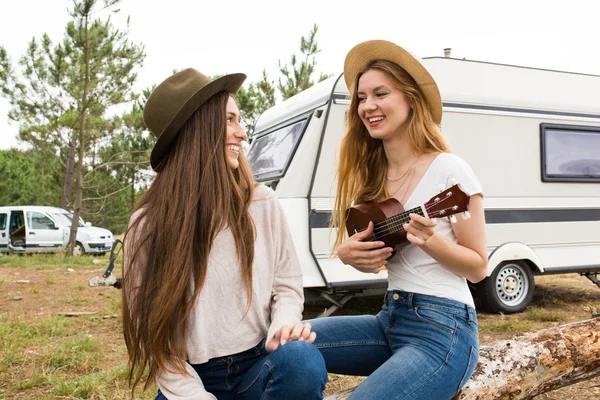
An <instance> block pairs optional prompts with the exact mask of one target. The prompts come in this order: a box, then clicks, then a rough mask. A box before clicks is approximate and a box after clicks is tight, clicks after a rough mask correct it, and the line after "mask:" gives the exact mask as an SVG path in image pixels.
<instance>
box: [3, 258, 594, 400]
mask: <svg viewBox="0 0 600 400" xmlns="http://www.w3.org/2000/svg"><path fill="white" fill-rule="evenodd" d="M96 258H97V257H96ZM93 259H94V257H78V258H71V259H65V258H64V257H62V256H58V255H50V256H47V255H46V256H43V255H32V256H6V257H0V294H2V296H0V399H2V400H4V399H15V398H18V399H19V400H40V399H41V400H44V399H48V400H49V399H69V400H73V399H93V400H100V399H110V400H113V399H132V396H131V392H130V389H129V385H128V382H127V368H126V365H127V350H126V348H125V344H124V341H123V334H122V320H121V316H120V315H121V295H122V292H121V291H119V290H116V289H114V288H110V287H101V288H90V287H89V286H88V285H87V282H88V280H89V279H90V278H91V277H93V276H95V275H97V274H98V271H99V270H102V269H104V268H106V265H108V256H107V257H105V258H103V260H104V261H106V262H105V263H104V264H103V265H99V264H94V263H93ZM7 260H8V261H7ZM18 261H22V262H23V264H22V265H19V264H18ZM63 261H64V262H63ZM67 267H69V268H73V269H74V270H75V271H74V272H73V273H68V272H66V268H67ZM120 268H121V265H120V264H119V263H117V265H116V266H115V274H116V275H117V276H120V272H119V271H120ZM15 276H18V278H16V277H15ZM18 279H27V280H30V281H31V284H30V285H29V286H27V285H18V284H16V280H18ZM580 279H584V278H580ZM584 282H585V281H584ZM553 283H555V284H556V286H553V285H547V286H541V287H539V288H538V287H537V285H536V297H535V299H534V303H532V305H531V306H530V307H529V308H528V309H527V310H526V311H525V312H524V313H521V314H514V315H497V314H486V313H478V316H479V328H480V337H481V338H486V337H487V339H483V340H485V341H487V342H486V343H489V342H491V341H494V340H498V339H505V338H509V337H512V336H513V335H515V334H519V333H525V332H529V331H532V330H538V329H542V328H544V327H549V326H554V325H557V324H558V323H566V322H571V321H577V320H582V319H586V318H589V312H588V311H584V310H583V306H593V307H596V308H597V309H600V290H598V289H596V288H594V289H592V290H587V289H585V285H581V286H580V287H578V288H574V287H567V286H561V282H560V281H556V282H554V281H553ZM16 291H22V292H21V294H20V295H21V296H22V297H23V300H22V301H20V302H15V301H13V300H12V297H13V296H14V295H15V294H14V293H16ZM8 293H11V294H10V295H8ZM580 297H581V299H580ZM557 298H559V299H560V301H558V300H556V299H557ZM380 303H381V298H380V297H377V298H373V299H369V298H357V299H353V300H351V301H350V302H348V303H347V304H346V305H345V307H344V308H343V309H342V310H340V313H345V314H361V313H362V314H364V313H376V312H377V311H378V310H379V306H380ZM63 311H95V312H98V314H95V315H86V316H78V317H65V316H61V315H58V313H59V312H63ZM104 317H108V318H104ZM362 380H363V378H360V377H347V376H343V375H334V374H331V375H330V382H329V384H328V386H327V393H328V394H331V393H333V392H335V391H337V390H342V389H346V388H349V387H354V386H356V385H358V384H360V382H361V381H362ZM155 395H156V389H155V387H154V386H151V388H150V389H149V390H148V391H146V392H145V393H141V392H140V391H139V390H137V391H136V393H135V396H134V397H135V398H136V399H152V398H154V397H155ZM563 398H572V397H563Z"/></svg>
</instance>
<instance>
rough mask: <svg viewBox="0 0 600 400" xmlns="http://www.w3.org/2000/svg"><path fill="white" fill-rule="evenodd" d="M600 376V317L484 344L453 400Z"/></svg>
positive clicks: (527, 392) (521, 393)
mask: <svg viewBox="0 0 600 400" xmlns="http://www.w3.org/2000/svg"><path fill="white" fill-rule="evenodd" d="M599 375H600V318H594V319H590V320H586V321H580V322H575V323H572V324H567V325H562V326H558V327H554V328H548V329H543V330H541V331H538V332H532V333H529V334H527V335H523V336H518V337H515V338H513V339H511V340H501V341H498V342H494V343H492V344H490V345H489V346H482V347H481V349H480V351H479V363H478V364H477V367H476V368H475V372H474V373H473V376H471V379H470V380H469V381H468V382H467V384H466V385H465V387H464V388H463V390H462V391H461V392H459V394H457V395H456V396H455V397H454V400H488V399H489V400H492V399H510V400H517V399H531V398H533V397H534V396H537V395H539V394H542V393H546V392H550V391H552V390H555V389H558V388H561V387H563V386H568V385H572V384H574V383H577V382H580V381H583V380H587V379H591V378H594V377H596V376H599ZM350 393H352V389H349V390H344V391H342V392H338V393H334V394H333V395H330V396H327V397H326V398H325V399H326V400H343V399H346V398H347V397H348V396H349V395H350Z"/></svg>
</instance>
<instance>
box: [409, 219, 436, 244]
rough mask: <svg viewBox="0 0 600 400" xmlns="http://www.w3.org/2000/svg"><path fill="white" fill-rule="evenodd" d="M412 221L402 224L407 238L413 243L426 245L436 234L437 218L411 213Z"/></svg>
mask: <svg viewBox="0 0 600 400" xmlns="http://www.w3.org/2000/svg"><path fill="white" fill-rule="evenodd" d="M409 217H410V219H411V221H410V223H408V224H404V225H402V226H403V227H404V230H405V231H406V233H407V235H406V238H407V239H408V241H409V242H411V243H412V244H416V245H417V246H419V247H422V246H425V244H427V240H429V238H430V237H432V236H433V235H435V227H436V225H437V220H435V219H432V218H425V217H422V216H420V215H418V214H409Z"/></svg>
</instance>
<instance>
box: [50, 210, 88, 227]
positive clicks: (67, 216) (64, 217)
mask: <svg viewBox="0 0 600 400" xmlns="http://www.w3.org/2000/svg"><path fill="white" fill-rule="evenodd" d="M52 217H54V218H55V219H56V221H57V222H58V223H59V224H60V225H63V226H69V227H70V226H71V223H72V222H73V214H71V213H55V214H52ZM78 226H85V225H84V223H83V221H82V220H81V218H80V219H79V225H78Z"/></svg>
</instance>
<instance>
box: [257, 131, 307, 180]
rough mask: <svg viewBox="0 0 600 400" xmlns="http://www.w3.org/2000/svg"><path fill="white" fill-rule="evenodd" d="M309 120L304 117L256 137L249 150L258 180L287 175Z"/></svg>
mask: <svg viewBox="0 0 600 400" xmlns="http://www.w3.org/2000/svg"><path fill="white" fill-rule="evenodd" d="M307 121H308V120H307V119H303V120H300V121H297V122H294V123H292V124H290V125H287V126H285V127H282V128H280V129H277V130H275V131H273V132H270V133H268V134H266V135H264V136H261V137H258V138H256V139H254V141H253V142H252V146H251V147H250V150H249V151H248V162H249V163H250V167H251V168H252V173H253V174H254V178H255V179H256V180H257V181H261V180H262V181H265V180H272V179H276V178H280V177H282V176H283V175H285V170H286V169H287V166H288V165H289V163H290V162H291V160H292V157H293V156H294V152H295V151H296V147H297V146H298V143H299V141H300V137H301V136H302V132H304V128H305V126H306V123H307Z"/></svg>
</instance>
